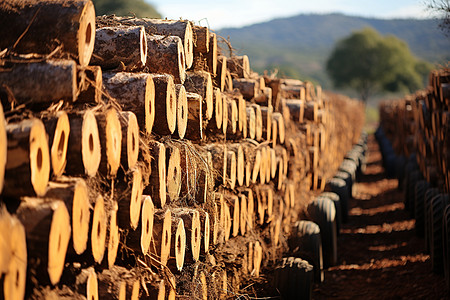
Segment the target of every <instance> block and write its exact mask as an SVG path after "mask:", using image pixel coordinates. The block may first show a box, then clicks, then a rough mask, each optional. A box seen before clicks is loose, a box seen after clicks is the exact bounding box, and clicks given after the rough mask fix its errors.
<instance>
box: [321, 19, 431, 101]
mask: <svg viewBox="0 0 450 300" xmlns="http://www.w3.org/2000/svg"><path fill="white" fill-rule="evenodd" d="M326 68H327V72H328V74H329V75H330V77H331V79H332V81H333V83H334V85H335V87H336V88H352V89H354V90H355V91H356V92H358V93H359V95H360V97H361V99H362V100H363V101H367V99H368V98H369V96H370V95H372V94H374V93H375V92H378V91H390V92H398V91H400V92H413V91H415V90H417V89H420V88H421V87H423V84H424V78H425V76H426V75H427V74H428V72H429V70H430V69H431V67H430V65H429V64H428V63H426V62H423V61H419V60H418V59H416V58H415V57H414V56H413V55H412V54H411V52H410V50H409V47H408V45H407V44H406V43H405V42H404V41H402V40H400V39H398V38H397V37H395V36H393V35H387V36H382V35H380V34H379V33H378V32H377V31H375V30H374V29H372V28H365V29H363V30H361V31H356V32H354V33H353V34H351V35H350V36H348V37H347V38H344V39H343V40H341V41H339V42H338V43H337V44H336V46H335V48H334V50H333V51H332V53H331V55H330V57H329V58H328V61H327V65H326Z"/></svg>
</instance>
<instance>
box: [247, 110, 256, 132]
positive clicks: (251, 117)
mask: <svg viewBox="0 0 450 300" xmlns="http://www.w3.org/2000/svg"><path fill="white" fill-rule="evenodd" d="M246 114H247V135H248V137H249V138H250V139H252V140H254V139H255V138H256V114H255V110H254V108H253V107H252V106H247V108H246Z"/></svg>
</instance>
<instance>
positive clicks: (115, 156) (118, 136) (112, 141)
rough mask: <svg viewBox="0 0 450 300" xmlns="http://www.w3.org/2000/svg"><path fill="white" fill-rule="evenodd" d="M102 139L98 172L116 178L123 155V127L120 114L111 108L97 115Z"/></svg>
mask: <svg viewBox="0 0 450 300" xmlns="http://www.w3.org/2000/svg"><path fill="white" fill-rule="evenodd" d="M95 117H96V119H97V125H98V133H99V138H100V150H101V160H100V165H99V168H98V171H99V172H100V174H103V175H105V176H106V177H108V178H114V177H116V174H117V170H118V169H119V167H120V155H121V153H122V126H121V124H120V121H119V116H118V112H117V110H116V109H115V108H112V107H111V108H109V109H107V110H106V111H104V112H98V113H96V114H95Z"/></svg>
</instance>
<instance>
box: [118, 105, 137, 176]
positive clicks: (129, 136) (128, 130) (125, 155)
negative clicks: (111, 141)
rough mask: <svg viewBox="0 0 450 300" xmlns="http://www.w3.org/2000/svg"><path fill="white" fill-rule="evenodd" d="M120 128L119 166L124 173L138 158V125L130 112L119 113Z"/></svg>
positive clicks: (134, 164) (134, 116)
mask: <svg viewBox="0 0 450 300" xmlns="http://www.w3.org/2000/svg"><path fill="white" fill-rule="evenodd" d="M119 120H120V124H121V127H122V147H121V149H122V153H121V154H120V160H121V165H122V167H123V168H124V170H125V171H127V170H130V169H133V168H134V167H135V166H136V163H137V160H138V156H139V138H140V137H139V125H138V122H137V118H136V115H135V114H134V113H133V112H131V111H122V112H119Z"/></svg>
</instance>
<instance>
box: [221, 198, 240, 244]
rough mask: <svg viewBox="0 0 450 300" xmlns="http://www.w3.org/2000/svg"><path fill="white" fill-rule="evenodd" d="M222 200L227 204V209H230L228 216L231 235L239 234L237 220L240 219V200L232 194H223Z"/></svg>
mask: <svg viewBox="0 0 450 300" xmlns="http://www.w3.org/2000/svg"><path fill="white" fill-rule="evenodd" d="M224 202H225V203H226V204H227V206H228V208H229V211H230V217H231V224H232V226H231V235H232V236H233V237H235V236H237V235H238V234H239V229H240V226H239V221H240V219H241V214H240V209H239V205H240V203H239V202H240V201H239V197H238V196H236V195H233V194H228V193H227V194H224Z"/></svg>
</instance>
